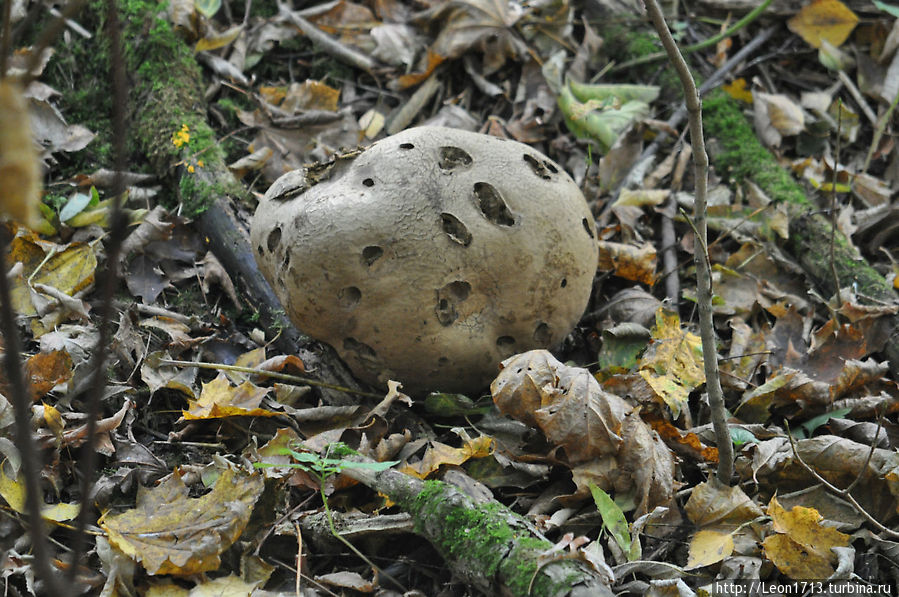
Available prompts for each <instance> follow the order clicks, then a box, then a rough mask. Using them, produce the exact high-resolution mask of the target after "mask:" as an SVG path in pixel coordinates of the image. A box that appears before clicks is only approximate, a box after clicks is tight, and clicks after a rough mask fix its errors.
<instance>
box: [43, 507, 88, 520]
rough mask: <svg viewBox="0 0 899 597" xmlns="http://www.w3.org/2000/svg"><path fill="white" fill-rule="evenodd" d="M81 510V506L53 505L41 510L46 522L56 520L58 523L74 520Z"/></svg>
mask: <svg viewBox="0 0 899 597" xmlns="http://www.w3.org/2000/svg"><path fill="white" fill-rule="evenodd" d="M80 510H81V504H65V503H60V504H53V505H52V506H47V507H45V508H42V509H41V516H43V517H44V520H55V521H56V522H65V521H67V520H74V519H75V517H77V516H78V512H79V511H80Z"/></svg>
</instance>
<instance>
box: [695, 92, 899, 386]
mask: <svg viewBox="0 0 899 597" xmlns="http://www.w3.org/2000/svg"><path fill="white" fill-rule="evenodd" d="M706 106H707V108H709V110H713V111H714V117H711V118H707V119H706V128H707V130H708V131H709V135H710V136H715V137H717V139H718V143H719V146H720V147H721V148H722V151H719V152H717V153H713V154H712V162H713V163H715V165H716V166H717V167H718V170H719V171H720V172H726V171H727V170H728V169H729V168H730V167H732V166H733V161H734V160H737V161H744V162H745V163H746V164H750V163H754V164H757V165H758V164H759V162H761V166H758V167H761V168H763V169H764V170H765V171H764V172H745V173H742V174H741V177H745V178H748V179H751V180H753V181H754V182H755V183H756V184H758V185H759V187H760V188H761V189H762V191H764V192H765V193H767V194H768V196H770V197H771V198H772V199H774V200H777V201H783V202H784V203H785V204H786V205H787V207H788V213H789V221H790V224H789V238H788V239H787V240H786V241H784V243H783V248H784V249H785V250H786V251H787V253H788V254H789V255H791V256H792V257H793V258H794V259H795V260H796V262H797V263H799V265H800V266H802V268H803V270H805V272H806V273H807V274H808V275H809V277H810V278H811V279H812V281H813V282H814V283H815V284H816V285H818V286H819V287H820V288H821V290H822V294H823V295H824V296H826V297H829V296H832V295H833V294H835V293H836V290H837V281H836V280H835V279H834V276H833V273H832V269H831V263H830V254H829V249H830V239H831V229H832V226H831V222H830V221H829V220H828V219H826V218H825V217H824V216H823V215H821V214H820V213H818V210H817V208H816V206H815V205H814V203H812V201H811V200H810V199H809V198H808V197H807V196H806V194H805V191H804V190H803V188H802V186H801V185H800V184H799V183H798V182H797V181H796V180H794V179H793V177H792V175H791V174H790V173H789V172H787V171H785V170H783V169H782V168H781V166H780V165H779V164H778V163H777V161H776V160H775V158H774V157H773V156H772V155H771V154H770V153H769V152H768V151H767V150H766V149H765V148H764V147H763V146H762V145H761V142H759V141H758V139H757V137H756V136H755V133H754V132H753V131H752V129H751V127H750V125H749V123H748V122H747V121H746V120H745V118H744V117H743V114H742V112H741V111H740V109H739V108H738V107H737V106H736V105H735V103H734V101H733V100H731V99H729V98H727V97H726V96H725V95H724V94H723V92H717V93H716V94H715V95H713V96H712V99H711V100H710V101H707V102H706ZM707 112H708V111H707ZM725 154H727V155H729V158H728V161H727V162H724V160H723V158H722V156H723V155H725ZM761 155H764V156H767V158H766V159H763V160H758V159H756V160H754V161H750V156H761ZM835 239H836V240H835V245H834V259H833V261H834V265H835V267H836V272H837V278H838V279H839V286H841V287H843V288H845V287H847V286H854V287H855V288H856V289H857V290H856V292H857V294H858V297H859V299H860V300H861V301H863V302H867V303H869V304H874V305H884V304H886V305H892V304H895V303H896V301H897V298H899V297H897V294H896V292H895V291H894V290H893V288H892V287H891V286H890V284H889V283H888V282H887V281H886V279H885V278H884V277H883V276H882V275H881V274H880V273H879V272H878V271H877V270H875V269H874V268H873V267H872V266H871V265H870V264H869V263H868V262H867V260H866V259H865V258H864V257H863V256H862V255H861V254H860V253H859V251H858V249H857V248H856V247H855V246H854V245H853V244H852V242H851V241H850V240H849V239H847V238H846V237H845V236H844V235H843V234H842V233H841V232H840V231H837V232H836V235H835ZM889 325H890V330H891V331H890V335H889V339H888V340H887V342H886V345H885V347H884V353H885V354H886V357H887V359H889V362H890V369H891V370H892V372H893V373H894V374H895V373H899V315H893V316H891V317H889Z"/></svg>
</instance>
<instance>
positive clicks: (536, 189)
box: [252, 127, 597, 392]
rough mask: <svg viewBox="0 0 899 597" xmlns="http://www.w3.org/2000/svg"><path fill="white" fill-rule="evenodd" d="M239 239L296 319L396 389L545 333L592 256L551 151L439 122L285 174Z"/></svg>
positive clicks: (587, 275)
mask: <svg viewBox="0 0 899 597" xmlns="http://www.w3.org/2000/svg"><path fill="white" fill-rule="evenodd" d="M316 181H317V182H316ZM252 243H253V246H254V248H255V251H256V258H257V261H258V262H259V266H260V269H261V270H262V272H263V274H264V275H265V276H266V278H268V280H269V281H270V282H271V284H272V287H273V288H274V290H275V293H276V294H277V295H278V298H280V300H281V302H282V304H283V305H284V308H285V310H286V311H287V314H288V316H289V317H290V318H291V320H292V321H293V322H294V323H295V324H296V325H297V327H298V328H300V329H301V330H302V331H304V332H305V333H307V334H309V335H310V336H312V337H314V338H317V339H319V340H323V341H325V342H328V343H329V344H331V345H332V346H333V347H334V348H335V349H337V351H338V352H339V353H340V355H341V356H342V357H343V359H344V360H345V361H346V362H347V364H349V365H350V367H351V368H352V369H353V372H354V373H355V374H356V375H357V376H359V377H360V378H362V379H364V380H366V381H368V382H370V383H375V384H381V385H382V384H383V383H384V382H385V381H386V380H388V379H394V380H397V381H400V382H402V383H403V385H404V388H405V389H406V390H407V391H409V392H417V391H422V390H440V391H451V392H471V391H477V390H480V389H483V387H484V386H485V385H486V384H487V383H489V382H490V380H491V379H493V378H494V377H495V376H496V374H497V371H498V368H497V365H498V363H499V362H500V361H502V360H503V359H506V358H508V357H509V356H511V355H513V354H516V353H519V352H524V351H526V350H530V349H533V348H548V347H551V346H553V345H555V344H557V343H559V342H560V341H561V340H562V339H563V338H564V337H565V336H566V335H567V334H568V332H570V331H571V329H572V328H573V326H574V325H575V324H576V323H577V321H578V319H579V318H580V316H581V314H582V313H583V311H584V308H585V307H586V305H587V301H588V299H589V297H590V289H591V287H592V281H593V275H594V272H595V270H596V261H597V243H596V235H595V232H594V223H593V217H592V215H591V213H590V210H589V209H588V207H587V204H586V202H585V201H584V197H583V195H582V194H581V192H580V190H579V189H578V187H577V185H576V184H575V183H574V182H573V181H572V180H571V178H570V177H569V176H568V175H567V174H565V172H564V171H562V169H561V168H560V167H559V166H558V165H557V164H556V163H554V162H553V161H551V160H550V159H548V158H547V157H546V156H544V155H543V154H541V153H540V152H538V151H536V150H534V149H532V148H530V147H528V146H526V145H523V144H521V143H517V142H515V141H508V140H504V139H499V138H496V137H491V136H488V135H480V134H477V133H470V132H466V131H460V130H455V129H447V128H441V127H419V128H414V129H409V130H406V131H404V132H401V133H399V134H397V135H394V136H392V137H388V138H386V139H383V140H381V141H378V142H377V143H375V144H374V145H372V146H371V147H370V148H369V149H367V150H365V151H363V152H361V153H358V154H355V155H353V156H352V157H349V158H345V159H338V160H336V161H335V163H333V164H332V165H331V166H329V167H327V168H325V167H318V168H315V169H313V168H309V169H307V170H305V171H294V172H290V173H288V174H285V175H284V176H283V177H281V178H280V179H278V180H277V181H276V182H275V183H274V184H273V185H272V188H271V189H269V191H268V193H266V195H265V197H264V198H263V200H262V201H261V202H260V204H259V207H258V209H257V210H256V215H255V217H254V219H253V224H252Z"/></svg>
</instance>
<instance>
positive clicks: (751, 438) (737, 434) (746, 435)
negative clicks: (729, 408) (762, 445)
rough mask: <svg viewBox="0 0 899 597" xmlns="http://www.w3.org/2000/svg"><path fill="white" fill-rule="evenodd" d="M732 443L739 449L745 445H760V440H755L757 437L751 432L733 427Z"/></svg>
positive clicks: (731, 431) (731, 430)
mask: <svg viewBox="0 0 899 597" xmlns="http://www.w3.org/2000/svg"><path fill="white" fill-rule="evenodd" d="M730 441H732V442H733V443H734V445H735V446H736V447H738V448H739V447H740V446H742V445H743V444H749V443H753V444H754V443H758V441H759V440H757V439H756V438H755V435H753V434H752V432H751V431H747V430H745V429H743V428H742V427H731V428H730Z"/></svg>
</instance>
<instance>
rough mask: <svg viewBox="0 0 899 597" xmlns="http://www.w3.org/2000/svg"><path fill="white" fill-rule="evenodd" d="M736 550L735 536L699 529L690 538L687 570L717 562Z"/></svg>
mask: <svg viewBox="0 0 899 597" xmlns="http://www.w3.org/2000/svg"><path fill="white" fill-rule="evenodd" d="M733 552H734V536H733V534H731V533H722V532H719V531H698V532H697V533H696V534H695V535H693V538H692V539H690V551H689V555H688V556H687V565H686V566H685V569H686V570H693V569H694V568H702V567H703V566H711V565H712V564H717V563H718V562H720V561H721V560H723V559H724V558H727V557H729V556H730V555H731V554H732V553H733Z"/></svg>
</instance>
